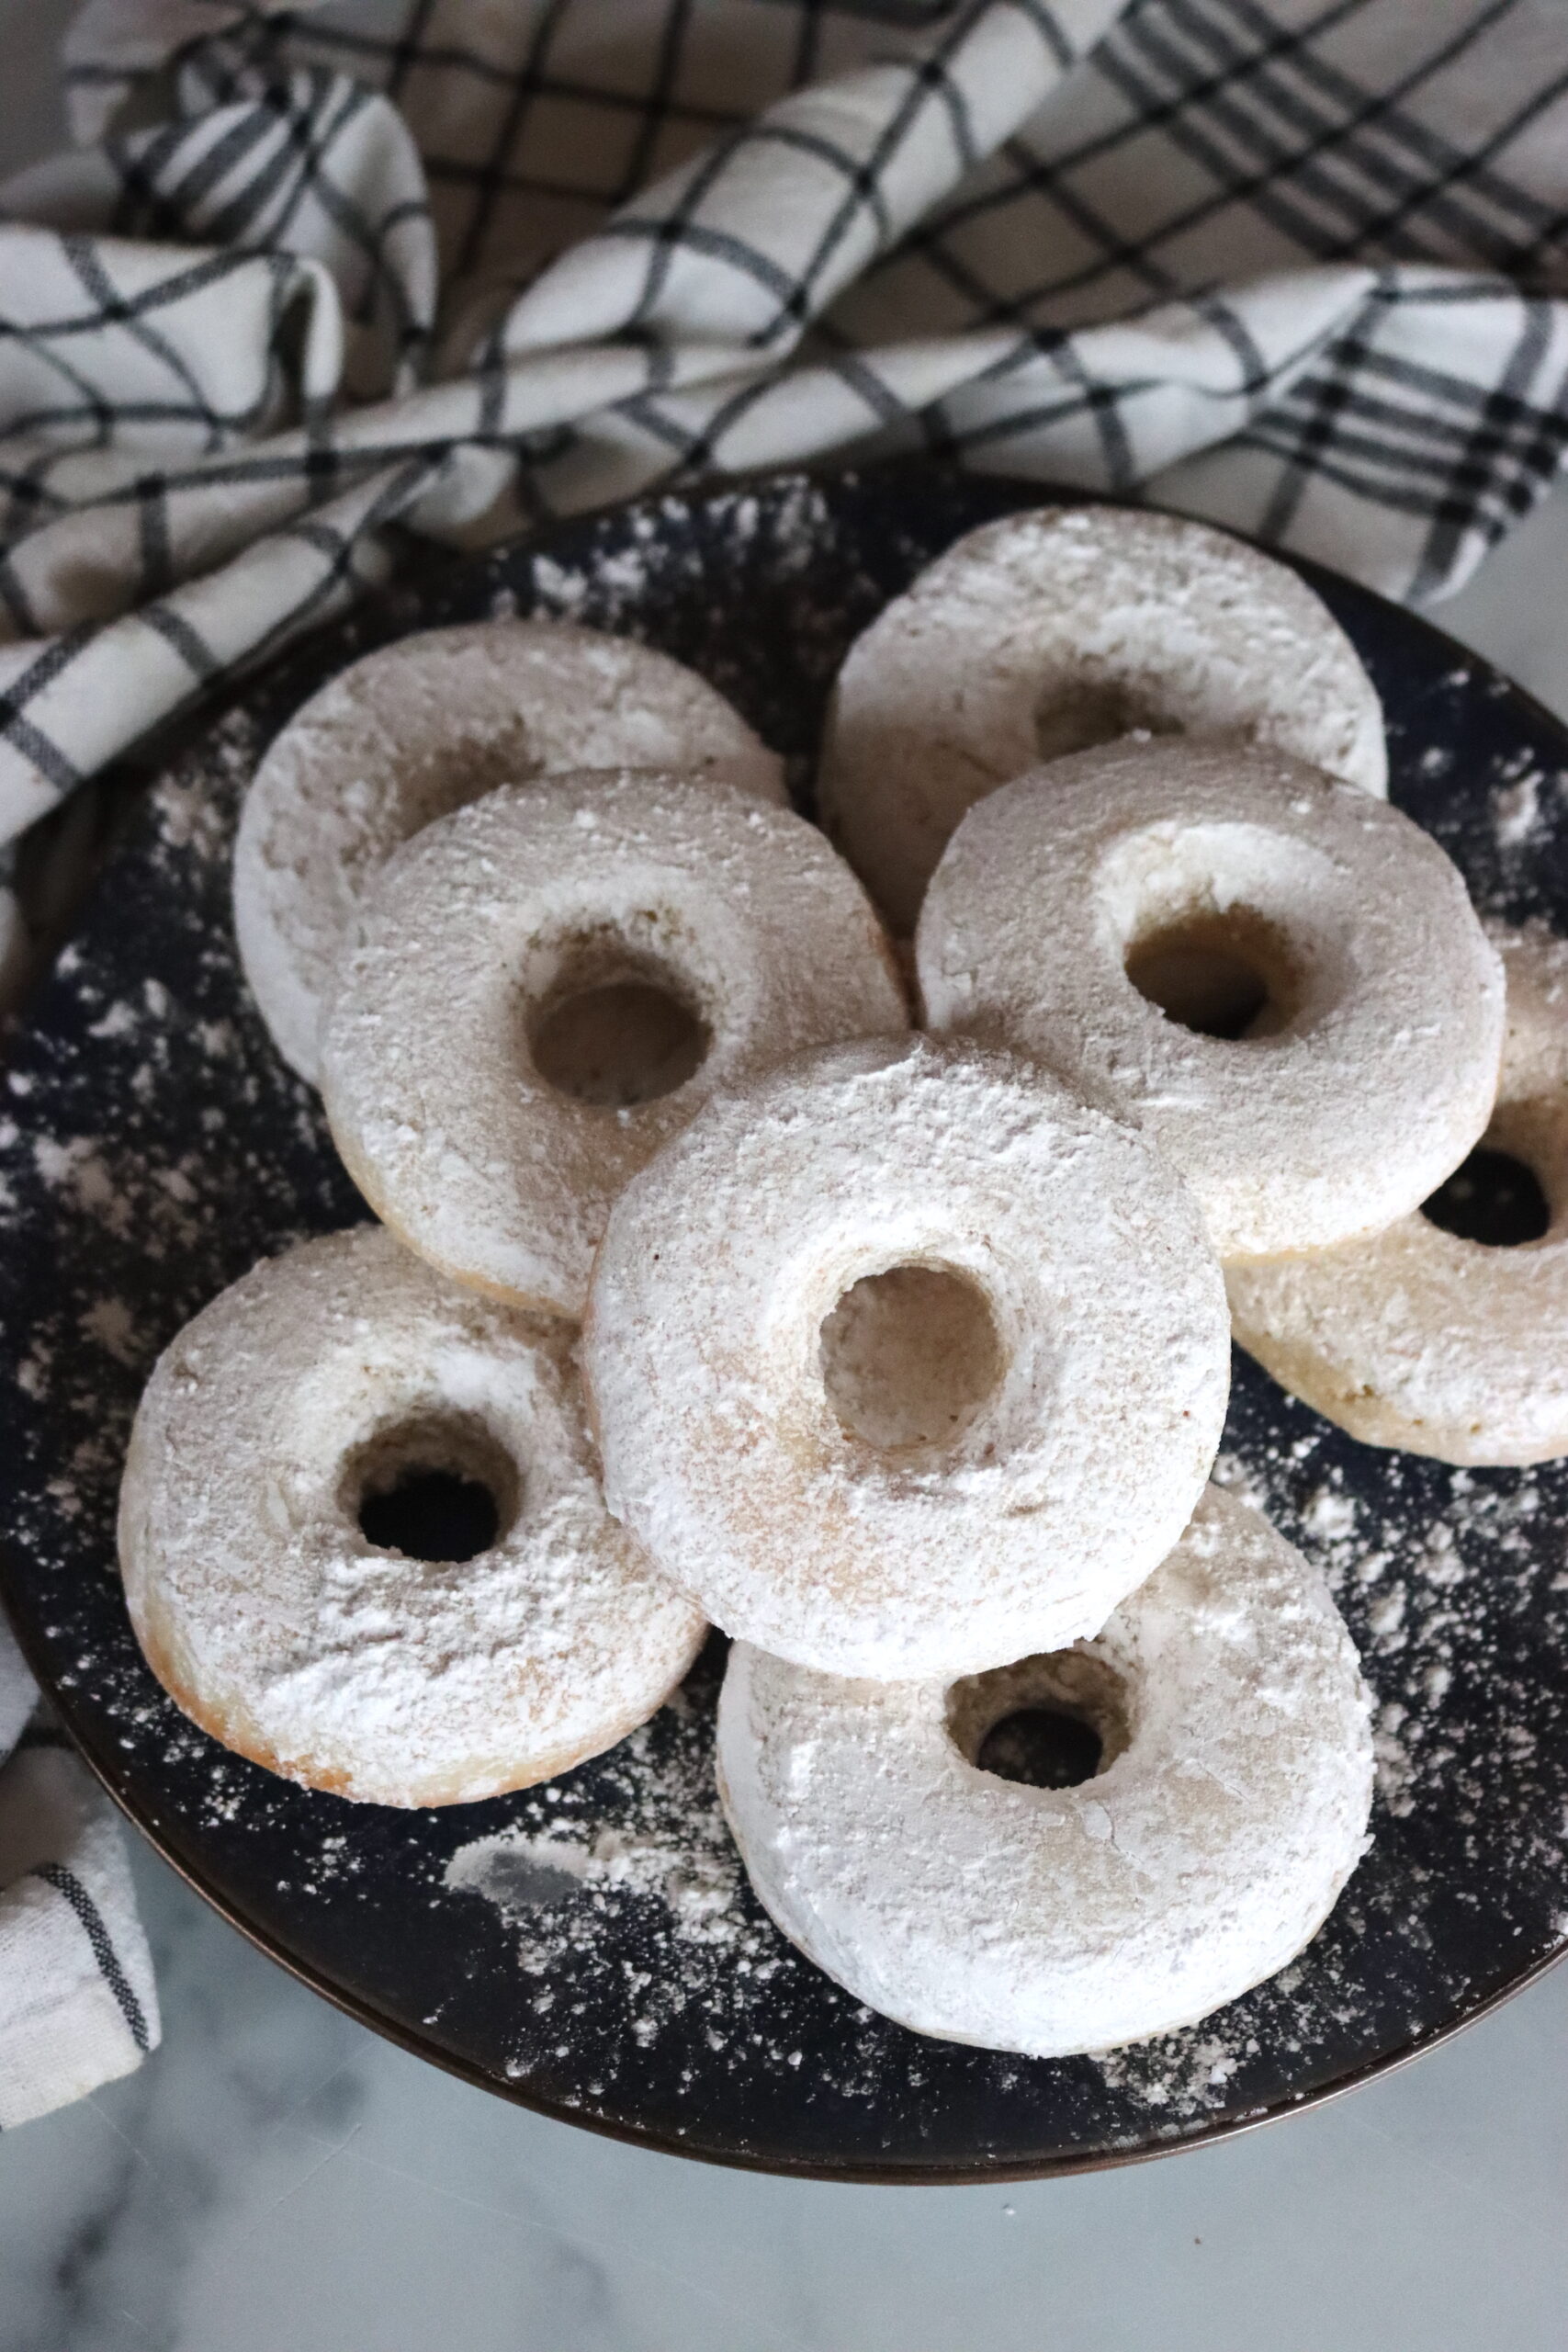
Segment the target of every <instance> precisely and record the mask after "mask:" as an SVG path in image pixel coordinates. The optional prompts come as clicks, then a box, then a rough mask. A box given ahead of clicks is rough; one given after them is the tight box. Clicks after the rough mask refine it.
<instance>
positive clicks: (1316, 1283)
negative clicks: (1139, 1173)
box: [1229, 926, 1568, 1464]
mask: <svg viewBox="0 0 1568 2352" xmlns="http://www.w3.org/2000/svg"><path fill="white" fill-rule="evenodd" d="M1492 935H1493V938H1494V939H1495V943H1496V945H1497V946H1498V948H1499V949H1500V951H1501V954H1502V957H1503V966H1504V970H1505V972H1506V978H1507V1034H1506V1041H1505V1044H1504V1047H1503V1069H1502V1075H1501V1078H1500V1079H1499V1080H1498V1086H1497V1101H1496V1105H1495V1109H1494V1111H1493V1114H1492V1119H1491V1123H1490V1125H1489V1126H1488V1128H1487V1131H1486V1137H1485V1140H1486V1142H1487V1143H1488V1144H1490V1145H1492V1146H1493V1147H1494V1148H1495V1149H1497V1150H1499V1151H1504V1152H1507V1153H1510V1154H1511V1155H1512V1156H1513V1157H1515V1158H1516V1159H1521V1160H1523V1161H1524V1162H1525V1163H1526V1165H1527V1166H1529V1168H1531V1169H1532V1170H1534V1171H1535V1173H1536V1175H1537V1177H1538V1178H1539V1180H1540V1183H1541V1189H1542V1191H1543V1192H1544V1193H1545V1194H1546V1196H1547V1201H1548V1205H1549V1207H1550V1209H1551V1225H1550V1227H1548V1229H1547V1231H1546V1233H1545V1234H1544V1235H1543V1236H1542V1238H1540V1240H1539V1241H1535V1242H1527V1243H1525V1244H1523V1245H1522V1246H1521V1247H1519V1248H1517V1249H1490V1248H1487V1247H1485V1246H1484V1245H1483V1244H1482V1243H1480V1242H1476V1241H1467V1240H1463V1239H1461V1238H1460V1237H1459V1236H1458V1235H1457V1234H1453V1233H1448V1232H1445V1231H1444V1230H1443V1228H1442V1227H1440V1226H1437V1225H1434V1224H1433V1223H1432V1222H1431V1221H1430V1220H1429V1219H1428V1218H1427V1217H1425V1216H1421V1215H1420V1213H1419V1212H1418V1211H1417V1212H1416V1214H1415V1215H1413V1216H1405V1217H1401V1218H1400V1219H1399V1221H1398V1223H1397V1224H1394V1225H1392V1226H1390V1227H1388V1228H1387V1230H1386V1231H1384V1232H1382V1233H1379V1234H1374V1235H1373V1236H1372V1237H1371V1238H1370V1239H1368V1240H1364V1241H1354V1242H1347V1243H1344V1244H1343V1245H1342V1246H1341V1247H1340V1248H1339V1249H1337V1250H1322V1251H1318V1252H1315V1253H1314V1255H1312V1256H1311V1257H1306V1258H1295V1259H1288V1260H1281V1261H1266V1262H1262V1263H1259V1264H1257V1265H1247V1266H1235V1267H1233V1268H1232V1269H1231V1270H1230V1274H1229V1283H1230V1295H1231V1312H1232V1315H1233V1317H1234V1319H1235V1334H1236V1337H1237V1339H1238V1340H1240V1341H1241V1343H1242V1345H1243V1347H1245V1348H1247V1349H1249V1350H1250V1351H1251V1352H1252V1354H1254V1355H1255V1356H1256V1357H1257V1358H1258V1362H1259V1363H1262V1364H1263V1365H1265V1366H1266V1368H1267V1369H1268V1370H1269V1372H1271V1373H1272V1374H1273V1375H1274V1377H1275V1379H1276V1380H1278V1381H1280V1383H1281V1384H1282V1385H1284V1386H1285V1387H1287V1388H1289V1389H1291V1390H1292V1393H1293V1394H1294V1395H1296V1396H1298V1397H1303V1399H1304V1400H1305V1402H1306V1403H1307V1404H1309V1405H1312V1406H1314V1408H1316V1410H1317V1411H1318V1412H1320V1413H1324V1414H1326V1416H1327V1417H1328V1419H1330V1420H1332V1421H1337V1422H1338V1424H1339V1426H1340V1427H1341V1428H1342V1429H1347V1430H1349V1432H1350V1434H1351V1435H1352V1437H1358V1438H1359V1439H1360V1440H1361V1441H1362V1442H1363V1443H1365V1444H1368V1445H1393V1446H1403V1447H1404V1448H1405V1449H1406V1450H1407V1451H1408V1452H1410V1453H1427V1454H1432V1455H1435V1456H1436V1457H1437V1459H1438V1461H1441V1462H1452V1463H1459V1464H1465V1463H1473V1464H1505V1463H1518V1464H1525V1463H1531V1462H1547V1461H1551V1460H1552V1459H1554V1458H1555V1457H1556V1456H1557V1455H1559V1454H1564V1453H1568V940H1562V939H1554V938H1553V937H1552V936H1551V933H1548V932H1547V931H1545V930H1544V929H1543V928H1541V927H1540V926H1532V927H1531V928H1530V929H1529V930H1527V931H1523V932H1518V931H1507V930H1504V929H1503V928H1501V927H1500V926H1499V927H1496V928H1495V929H1494V931H1493V934H1492Z"/></svg>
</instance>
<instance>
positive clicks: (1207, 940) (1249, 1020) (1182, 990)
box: [1126, 907, 1301, 1042]
mask: <svg viewBox="0 0 1568 2352" xmlns="http://www.w3.org/2000/svg"><path fill="white" fill-rule="evenodd" d="M1126 973H1127V978H1129V980H1131V982H1132V983H1133V986H1134V988H1135V989H1137V991H1138V994H1139V995H1140V996H1141V997H1143V998H1145V1000H1146V1001H1147V1002H1148V1003H1150V1004H1152V1005H1154V1006H1156V1008H1157V1009H1158V1011H1159V1012H1163V1013H1164V1015H1165V1017H1166V1019H1167V1020H1168V1021H1174V1022H1176V1023H1178V1025H1179V1027H1181V1028H1183V1029H1190V1030H1193V1031H1194V1032H1195V1033H1196V1034H1197V1035H1199V1036H1201V1037H1220V1038H1224V1039H1226V1040H1228V1041H1232V1042H1234V1041H1235V1040H1236V1039H1239V1038H1247V1039H1251V1038H1256V1037H1272V1036H1277V1035H1279V1033H1280V1030H1281V1029H1283V1028H1284V1027H1286V1025H1287V1024H1288V1023H1289V1022H1290V1021H1291V1020H1292V1018H1293V1017H1294V1014H1295V1012H1297V1010H1298V1009H1299V1004H1300V996H1301V990H1300V987H1299V984H1298V978H1297V975H1296V973H1295V972H1294V971H1293V969H1292V965H1291V962H1290V959H1289V957H1288V956H1287V955H1286V953H1285V950H1284V946H1283V943H1282V942H1281V940H1280V935H1279V933H1278V932H1277V931H1276V930H1275V928H1274V926H1273V925H1272V924H1271V923H1269V922H1266V921H1265V920H1264V918H1263V917H1262V916H1260V915H1256V914H1253V913H1251V912H1250V911H1249V910H1247V909H1246V908H1244V907H1231V908H1226V909H1225V910H1224V911H1223V912H1210V911H1204V912H1202V913H1198V914H1191V915H1186V916H1182V917H1180V918H1179V919H1178V920H1176V921H1175V922H1168V923H1164V924H1161V925H1160V926H1159V927H1158V928H1156V929H1154V930H1151V931H1146V932H1145V933H1143V934H1142V935H1141V936H1140V937H1138V938H1137V939H1135V940H1134V942H1133V944H1131V945H1130V946H1129V948H1128V949H1127V954H1126Z"/></svg>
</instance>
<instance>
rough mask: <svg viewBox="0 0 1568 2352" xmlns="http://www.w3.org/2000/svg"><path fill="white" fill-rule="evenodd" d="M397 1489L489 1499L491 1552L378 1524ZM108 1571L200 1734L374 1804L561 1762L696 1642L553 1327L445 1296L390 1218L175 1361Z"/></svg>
mask: <svg viewBox="0 0 1568 2352" xmlns="http://www.w3.org/2000/svg"><path fill="white" fill-rule="evenodd" d="M410 1472H423V1473H427V1474H428V1473H434V1474H438V1475H440V1474H444V1475H445V1476H446V1477H447V1478H448V1479H450V1480H453V1481H457V1480H462V1481H464V1482H466V1483H465V1485H464V1487H462V1488H461V1489H459V1491H460V1492H461V1493H462V1494H463V1495H464V1496H465V1497H466V1498H468V1500H469V1501H470V1503H471V1502H472V1501H473V1500H475V1499H477V1500H478V1501H479V1508H480V1510H481V1512H483V1511H484V1510H485V1508H486V1498H489V1502H488V1509H489V1515H490V1517H491V1520H492V1521H493V1522H494V1528H493V1533H491V1530H490V1529H488V1528H483V1527H481V1528H480V1529H479V1531H478V1534H479V1539H480V1540H481V1541H483V1548H482V1549H479V1551H478V1552H477V1555H476V1556H474V1557H471V1558H463V1559H461V1560H457V1561H448V1562H445V1563H443V1562H437V1561H430V1560H426V1559H424V1558H411V1557H409V1556H406V1555H404V1554H403V1553H402V1552H400V1551H399V1550H397V1549H395V1548H391V1546H390V1545H389V1544H388V1543H385V1542H381V1541H373V1540H372V1539H371V1536H370V1535H368V1534H367V1533H366V1532H363V1529H362V1527H361V1524H360V1520H361V1518H362V1517H364V1518H366V1519H367V1520H368V1519H369V1518H370V1517H371V1511H372V1507H373V1505H374V1504H375V1503H376V1502H377V1501H378V1500H379V1501H381V1503H382V1509H383V1510H384V1509H385V1503H384V1499H383V1498H385V1497H386V1496H387V1495H388V1493H389V1491H392V1490H395V1488H396V1487H397V1486H398V1484H399V1482H400V1480H401V1479H402V1478H404V1477H405V1476H407V1475H408V1474H409V1473H410ZM487 1537H488V1538H489V1540H488V1541H485V1540H484V1539H485V1538H487ZM119 1557H120V1567H121V1572H122V1574H123V1577H124V1580H125V1597H126V1600H127V1603H128V1605H129V1608H130V1620H131V1623H132V1625H133V1626H134V1627H135V1630H136V1636H137V1639H138V1641H139V1642H140V1643H141V1648H142V1651H143V1653H144V1655H145V1657H146V1658H147V1662H148V1664H149V1665H150V1666H151V1668H152V1671H153V1673H154V1674H155V1675H156V1676H157V1677H158V1679H159V1681H160V1682H162V1683H163V1685H164V1689H165V1690H166V1691H168V1692H169V1694H170V1696H171V1697H172V1698H173V1699H174V1700H175V1702H176V1704H177V1705H179V1706H180V1707H182V1708H183V1709H184V1710H185V1713H186V1714H187V1715H189V1716H190V1717H191V1719H192V1720H193V1722H195V1723H197V1724H200V1726H201V1728H202V1729H203V1730H204V1731H206V1732H209V1733H210V1734H211V1736H213V1738H214V1739H218V1740H220V1741H221V1742H222V1744H223V1745H224V1747H230V1748H233V1749H235V1750H236V1751H237V1752H238V1753H239V1754H240V1755H242V1756H248V1757H249V1758H251V1759H252V1760H253V1762H254V1763H257V1764H263V1765H265V1767H266V1768H267V1770H269V1771H273V1772H279V1773H282V1774H283V1775H285V1777H286V1778H288V1779H289V1780H292V1781H301V1782H303V1783H304V1785H305V1786H306V1787H308V1788H314V1789H327V1790H331V1791H333V1792H334V1793H335V1794H336V1795H339V1796H344V1797H355V1798H359V1799H363V1800H365V1801H367V1802H368V1803H370V1804H391V1805H436V1804H470V1803H473V1802H474V1801H476V1800H477V1799H479V1798H481V1797H491V1796H498V1795H500V1794H501V1793H502V1792H503V1791H505V1790H507V1789H518V1788H525V1787H527V1786H529V1785H530V1784H531V1783H532V1782H534V1781H544V1780H548V1779H550V1778H551V1777H552V1776H553V1775H554V1774H555V1773H557V1772H562V1771H565V1770H567V1769H568V1768H569V1767H570V1765H573V1764H576V1763H578V1762H580V1761H581V1758H583V1757H585V1756H593V1755H596V1754H597V1753H598V1752H599V1751H600V1750H601V1749H602V1748H605V1747H611V1746H613V1745H614V1743H615V1741H616V1740H618V1739H620V1738H622V1737H623V1736H625V1734H626V1733H627V1732H629V1731H631V1730H633V1729H635V1727H636V1726H637V1724H640V1723H642V1722H644V1721H645V1720H646V1719H647V1717H648V1716H649V1715H650V1714H651V1713H653V1711H654V1709H655V1708H656V1707H658V1706H659V1705H660V1704H661V1702H663V1701H664V1700H665V1699H666V1698H667V1697H668V1696H669V1694H670V1692H671V1690H672V1689H673V1688H674V1686H675V1685H676V1683H678V1682H679V1681H680V1679H681V1678H682V1675H683V1674H684V1673H685V1671H686V1668H688V1666H689V1665H690V1664H691V1662H692V1659H693V1657H694V1656H695V1654H696V1651H697V1648H698V1646H699V1645H700V1644H701V1641H702V1639H703V1634H704V1630H705V1629H704V1625H703V1622H702V1619H701V1617H700V1615H699V1613H698V1611H696V1610H695V1609H694V1607H693V1606H692V1604H691V1602H690V1601H688V1600H684V1599H683V1598H682V1596H681V1595H680V1594H679V1593H677V1592H676V1591H675V1590H674V1589H673V1588H672V1587H671V1585H669V1584H667V1583H666V1581H665V1579H664V1578H663V1577H660V1576H659V1575H658V1574H657V1573H656V1572H655V1571H654V1569H653V1568H652V1566H650V1565H649V1562H648V1560H647V1559H646V1558H645V1557H644V1556H643V1555H642V1554H641V1552H640V1551H639V1550H638V1548H637V1544H635V1543H633V1542H632V1540H631V1539H630V1537H629V1536H627V1535H626V1533H625V1532H623V1530H622V1529H620V1528H619V1527H617V1526H616V1524H615V1521H614V1520H612V1519H611V1518H610V1516H609V1514H608V1512H607V1511H606V1510H605V1509H604V1498H603V1496H602V1494H601V1492H600V1489H599V1483H598V1478H597V1475H596V1470H595V1464H594V1458H593V1452H592V1444H591V1442H590V1439H589V1434H588V1430H587V1427H586V1423H585V1420H584V1417H583V1411H582V1398H581V1388H580V1386H579V1384H578V1380H577V1375H576V1372H575V1370H574V1367H573V1363H572V1348H571V1339H570V1332H569V1331H568V1330H567V1329H566V1328H565V1327H564V1326H562V1325H561V1324H559V1323H557V1322H553V1321H548V1320H532V1319H529V1318H527V1317H522V1316H518V1315H514V1314H512V1313H510V1312H509V1311H508V1310H506V1309H505V1308H502V1307H499V1306H494V1305H492V1304H491V1302H489V1301H488V1300H485V1299H479V1298H476V1297H474V1296H473V1295H472V1294H471V1293H469V1292H467V1291H462V1290H458V1289H457V1287H456V1286H455V1285H453V1284H451V1283H444V1282H443V1281H442V1280H441V1279H440V1277H439V1276H438V1275H436V1274H434V1273H432V1272H431V1271H430V1269H429V1267H427V1266H424V1265H422V1264H421V1262H420V1261H419V1260H418V1259H417V1258H414V1257H412V1256H411V1255H410V1254H409V1252H408V1251H407V1250H403V1249H400V1247H399V1245H398V1243H397V1242H396V1241H395V1240H394V1239H393V1238H392V1237H391V1235H390V1234H389V1233H387V1232H385V1231H384V1230H383V1229H382V1228H380V1227H375V1226H365V1227H358V1228H355V1229H354V1230H351V1231H349V1232H346V1233H334V1234H332V1235H329V1236H328V1237H327V1238H325V1239H324V1240H317V1241H309V1242H305V1243H303V1244H301V1245H299V1247H297V1248H295V1249H293V1250H288V1251H287V1252H286V1253H285V1255H283V1256H282V1257H280V1258H273V1259H268V1260H265V1261H263V1263H262V1264H260V1265H258V1266H256V1267H255V1268H254V1270H253V1271H252V1272H250V1273H248V1274H247V1275H245V1276H244V1278H243V1280H242V1281H240V1282H238V1283H234V1284H233V1286H232V1287H231V1289H229V1290H226V1291H224V1292H223V1293H222V1295H220V1297H218V1298H216V1299H214V1300H213V1301H212V1303H211V1304H210V1306H206V1307H204V1308H203V1309H202V1311H201V1313H200V1314H199V1315H197V1317H196V1318H195V1320H194V1321H193V1322H191V1323H189V1324H187V1325H186V1329H184V1330H183V1331H182V1332H181V1333H180V1334H179V1337H178V1338H177V1339H176V1340H175V1341H174V1343H173V1344H172V1346H170V1347H169V1348H168V1349H167V1350H166V1351H165V1352H164V1355H163V1356H161V1357H160V1359H159V1361H158V1363H157V1366H156V1368H155V1370H154V1372H153V1374H152V1379H151V1380H150V1381H149V1383H148V1385H147V1388H146V1391H145V1393H144V1395H143V1397H142V1399H141V1406H140V1408H139V1409H138V1412H137V1415H136V1421H135V1426H134V1429H133V1430H132V1433H131V1440H130V1453H129V1456H128V1458H127V1462H126V1467H125V1477H124V1483H123V1485H122V1487H121V1490H120V1508H119Z"/></svg>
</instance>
